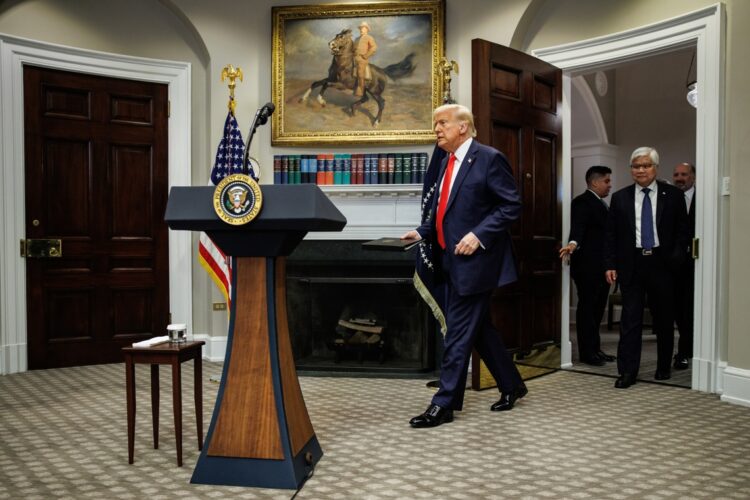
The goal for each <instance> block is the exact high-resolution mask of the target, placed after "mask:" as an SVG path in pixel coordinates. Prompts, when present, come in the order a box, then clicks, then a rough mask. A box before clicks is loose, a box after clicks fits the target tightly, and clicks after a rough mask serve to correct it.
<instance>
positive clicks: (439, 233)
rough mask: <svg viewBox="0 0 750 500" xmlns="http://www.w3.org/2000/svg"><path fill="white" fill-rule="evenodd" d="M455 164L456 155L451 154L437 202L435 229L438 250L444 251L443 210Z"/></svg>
mask: <svg viewBox="0 0 750 500" xmlns="http://www.w3.org/2000/svg"><path fill="white" fill-rule="evenodd" d="M455 163H456V155H454V154H453V153H451V155H450V157H448V166H447V167H446V169H445V175H444V176H443V184H442V185H441V187H440V198H439V200H438V209H437V219H436V220H435V227H436V229H437V240H438V243H439V244H440V248H442V249H445V236H443V218H444V217H445V208H446V207H447V206H448V198H450V194H451V177H453V165H455Z"/></svg>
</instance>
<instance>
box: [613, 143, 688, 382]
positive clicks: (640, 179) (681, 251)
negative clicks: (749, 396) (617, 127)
mask: <svg viewBox="0 0 750 500" xmlns="http://www.w3.org/2000/svg"><path fill="white" fill-rule="evenodd" d="M658 168H659V153H658V152H657V151H656V149H654V148H651V147H641V148H638V149H636V150H635V151H633V153H632V154H631V156H630V172H631V174H632V176H633V180H634V181H635V183H634V184H632V185H630V186H628V187H626V188H623V189H620V190H619V191H617V192H616V193H615V194H614V195H612V203H611V205H610V209H609V214H608V218H607V231H606V239H605V247H604V259H605V266H606V268H607V271H606V274H605V275H606V277H607V282H608V283H610V284H612V283H614V282H615V281H617V282H619V284H620V289H621V290H622V315H621V318H620V342H619V344H618V346H617V371H618V373H619V377H618V379H617V381H616V382H615V387H616V388H618V389H626V388H628V387H630V386H631V385H633V384H634V383H635V381H636V377H637V376H638V370H639V368H640V363H641V335H642V328H643V309H644V306H645V303H644V302H645V298H646V297H648V306H649V310H650V311H651V315H652V317H653V325H654V326H653V328H654V333H656V343H657V363H656V365H657V366H656V373H655V374H654V378H655V379H656V380H667V379H669V378H670V377H671V371H670V369H671V361H672V351H673V349H674V279H675V273H676V272H677V270H678V269H679V267H680V265H681V264H682V262H683V261H684V260H685V257H686V254H685V248H686V247H687V244H688V214H687V210H686V208H685V200H684V197H683V194H682V191H680V190H679V189H677V188H676V187H674V186H671V185H669V184H667V183H665V182H662V181H657V180H656V176H657V173H658Z"/></svg>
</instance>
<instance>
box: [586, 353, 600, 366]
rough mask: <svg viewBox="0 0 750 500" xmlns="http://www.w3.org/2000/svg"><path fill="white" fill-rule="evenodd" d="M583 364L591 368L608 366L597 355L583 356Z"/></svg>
mask: <svg viewBox="0 0 750 500" xmlns="http://www.w3.org/2000/svg"><path fill="white" fill-rule="evenodd" d="M581 363H583V364H585V365H591V366H604V365H605V364H606V363H605V362H604V360H603V359H602V358H600V357H599V356H598V355H596V354H594V355H592V356H582V357H581Z"/></svg>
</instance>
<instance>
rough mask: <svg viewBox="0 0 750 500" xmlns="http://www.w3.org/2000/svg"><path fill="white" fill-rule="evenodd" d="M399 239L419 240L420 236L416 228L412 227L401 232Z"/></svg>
mask: <svg viewBox="0 0 750 500" xmlns="http://www.w3.org/2000/svg"><path fill="white" fill-rule="evenodd" d="M401 239H402V240H421V239H422V237H421V236H420V235H419V233H418V232H417V231H416V230H414V229H412V230H411V231H409V232H408V233H405V234H402V235H401Z"/></svg>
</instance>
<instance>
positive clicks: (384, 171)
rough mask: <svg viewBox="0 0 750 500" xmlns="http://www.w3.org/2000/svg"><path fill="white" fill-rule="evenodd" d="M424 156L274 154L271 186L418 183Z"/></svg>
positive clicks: (392, 154)
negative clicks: (272, 184)
mask: <svg viewBox="0 0 750 500" xmlns="http://www.w3.org/2000/svg"><path fill="white" fill-rule="evenodd" d="M428 159H429V155H428V154H427V153H354V154H348V153H342V154H330V153H327V154H319V155H274V157H273V182H274V184H319V185H325V184H422V182H423V181H424V173H425V171H426V170H427V163H428Z"/></svg>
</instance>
